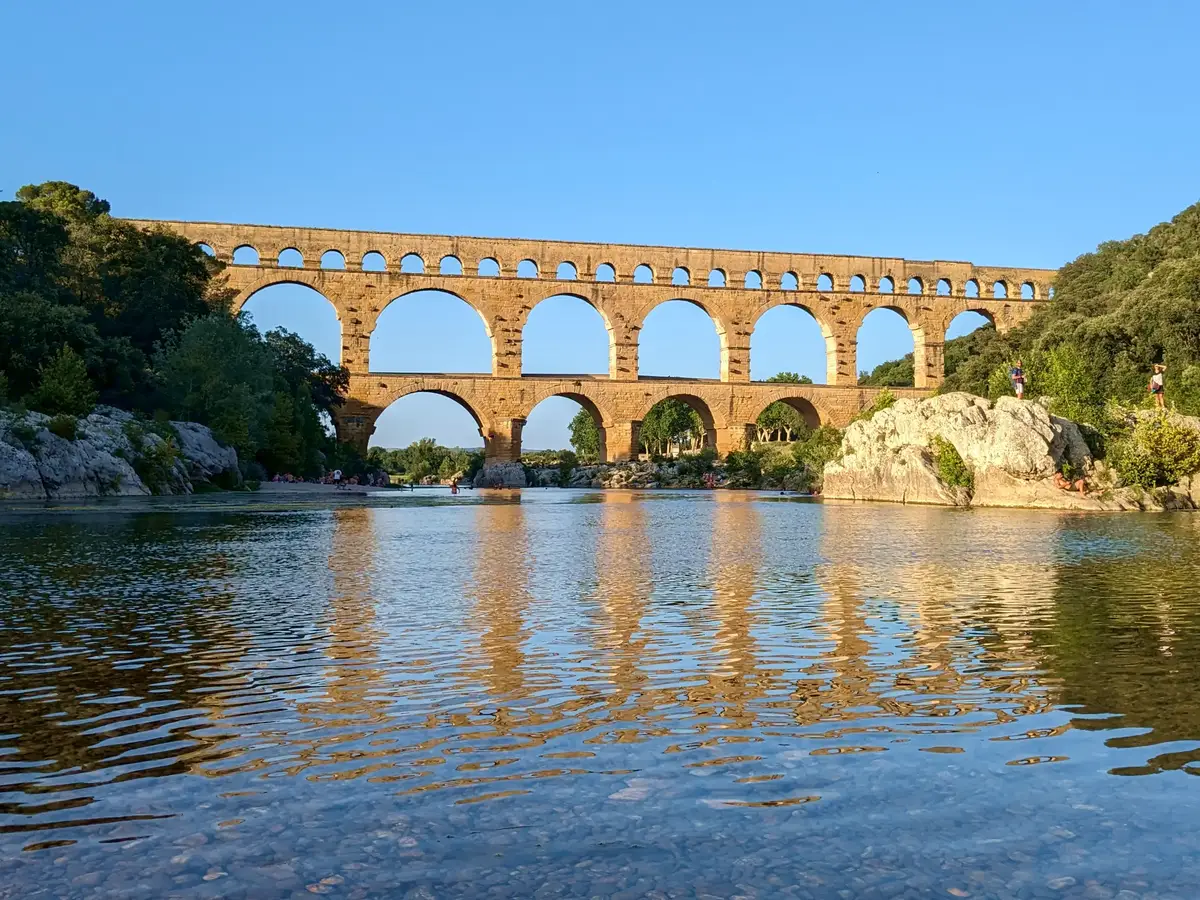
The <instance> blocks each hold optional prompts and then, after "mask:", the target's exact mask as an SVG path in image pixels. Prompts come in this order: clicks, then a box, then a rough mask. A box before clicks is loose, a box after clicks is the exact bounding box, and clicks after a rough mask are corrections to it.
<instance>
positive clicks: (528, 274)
mask: <svg viewBox="0 0 1200 900" xmlns="http://www.w3.org/2000/svg"><path fill="white" fill-rule="evenodd" d="M517 277H518V278H537V277H538V264H537V263H536V262H534V261H533V260H532V259H523V260H521V261H520V262H519V263H517Z"/></svg>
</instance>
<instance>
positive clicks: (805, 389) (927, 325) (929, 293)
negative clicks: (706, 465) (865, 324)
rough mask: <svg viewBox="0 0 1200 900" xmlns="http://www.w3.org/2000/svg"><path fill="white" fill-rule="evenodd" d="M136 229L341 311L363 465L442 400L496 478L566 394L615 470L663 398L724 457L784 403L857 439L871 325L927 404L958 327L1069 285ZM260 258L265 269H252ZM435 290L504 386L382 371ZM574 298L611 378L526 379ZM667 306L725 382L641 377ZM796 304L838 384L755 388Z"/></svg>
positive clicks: (449, 244)
mask: <svg viewBox="0 0 1200 900" xmlns="http://www.w3.org/2000/svg"><path fill="white" fill-rule="evenodd" d="M133 224H136V225H139V226H142V227H153V226H161V227H165V228H167V229H170V230H172V231H175V232H177V233H179V234H181V235H183V236H185V237H187V238H189V239H190V240H192V241H194V242H196V243H198V244H203V245H205V246H206V248H207V249H209V250H210V251H212V252H213V253H214V254H215V256H216V257H217V259H219V260H221V261H223V262H225V263H227V264H229V265H228V266H227V268H226V269H225V273H224V276H223V277H224V278H226V279H227V284H228V286H229V287H230V288H232V289H233V290H234V291H236V299H235V300H234V306H235V308H238V309H240V308H241V306H242V305H243V304H244V303H245V302H246V301H247V300H249V299H250V298H251V297H252V296H253V295H254V294H255V292H257V291H259V290H262V289H263V288H265V287H268V286H269V285H273V284H280V283H294V284H304V285H308V286H309V287H312V288H314V289H315V290H317V291H319V292H320V293H321V294H322V295H324V296H325V298H326V299H328V300H329V301H330V303H332V304H333V307H334V309H335V310H336V311H337V316H338V319H339V320H340V322H341V326H342V358H341V362H342V364H343V365H344V366H346V368H347V369H349V371H350V391H349V395H348V399H347V402H346V404H345V406H344V407H343V408H342V409H341V410H340V412H339V414H338V416H337V420H336V422H335V424H336V426H337V429H338V434H339V436H340V437H342V438H343V439H345V440H349V441H352V442H354V443H355V444H357V445H358V446H359V447H360V448H361V449H362V450H364V451H365V449H366V445H367V441H368V439H369V438H370V435H371V433H372V432H373V431H374V430H375V421H376V419H377V418H378V417H379V414H380V413H381V412H382V411H383V410H384V409H385V408H386V407H387V406H388V404H390V403H392V402H393V401H394V400H397V399H398V398H400V397H403V396H405V395H406V394H410V393H415V392H418V391H430V392H435V393H439V394H443V395H445V396H448V397H451V398H453V399H454V400H456V401H458V402H459V403H460V404H462V405H463V406H464V407H466V409H467V410H468V411H469V412H470V413H471V415H472V416H473V417H474V419H475V421H476V422H477V423H478V425H479V430H480V433H481V435H482V436H483V439H484V446H485V449H486V452H487V457H488V460H489V462H500V461H506V460H512V459H516V458H518V457H519V456H520V452H521V428H522V426H523V425H524V424H525V419H526V417H527V416H528V415H529V413H530V412H531V411H532V410H533V408H534V407H535V406H536V405H537V404H538V403H540V402H541V401H542V400H544V399H546V398H547V397H551V396H566V397H570V398H571V399H573V400H575V401H577V402H579V403H580V404H581V405H582V406H583V407H584V408H586V409H587V410H588V411H589V412H591V414H592V415H593V416H594V417H595V419H596V421H597V424H598V425H599V426H600V429H601V434H602V437H603V441H604V454H605V456H604V458H606V459H609V460H618V459H627V458H629V457H630V456H631V455H636V453H637V451H638V431H639V428H640V424H641V421H642V419H643V418H644V417H645V415H646V413H647V412H648V411H649V409H650V407H652V406H653V405H654V404H655V403H657V402H658V401H660V400H662V399H664V398H666V397H676V398H678V399H680V400H682V401H684V402H686V403H688V404H689V405H691V406H692V407H693V408H694V409H696V411H697V412H699V413H700V416H701V418H702V419H703V420H704V422H705V425H706V427H707V429H708V435H707V440H708V443H709V444H710V445H713V446H715V447H716V448H717V450H718V451H719V452H721V453H725V452H728V451H729V450H732V449H736V448H738V447H741V446H744V445H745V442H746V440H747V438H748V436H749V435H750V434H752V433H753V431H752V429H753V424H754V421H755V419H757V418H758V415H759V413H761V412H762V411H763V409H765V408H766V407H767V406H768V405H769V404H770V403H772V402H774V401H776V400H782V401H785V402H787V403H789V404H790V405H792V406H793V407H795V408H796V409H797V410H798V411H799V412H800V413H801V414H802V415H803V416H804V417H805V419H806V420H807V421H808V422H810V423H811V424H816V423H818V422H820V423H830V424H834V425H845V424H846V423H847V422H848V421H849V419H850V418H851V417H852V416H853V415H854V414H855V413H856V412H858V411H859V410H860V409H862V408H863V407H864V406H866V405H868V404H869V403H870V402H871V400H872V398H873V397H874V394H875V393H876V389H874V388H860V387H858V386H857V383H856V381H857V379H856V375H855V371H856V362H857V360H856V349H857V335H858V328H859V325H860V324H861V323H862V320H863V318H864V317H865V316H866V315H867V313H869V312H870V311H871V310H873V309H876V308H880V307H883V308H887V309H891V310H894V311H895V312H897V313H899V314H900V315H901V316H902V317H903V318H904V319H905V321H907V322H908V325H909V328H910V329H911V330H912V333H913V346H914V348H915V352H914V357H915V378H914V381H915V387H914V388H911V389H901V390H900V391H898V393H902V394H913V395H924V394H926V393H928V392H929V391H931V390H932V389H933V388H935V387H936V386H937V385H938V384H939V383H940V382H941V381H942V377H943V344H944V342H945V335H946V329H947V328H948V327H949V325H950V321H951V320H952V319H953V318H954V317H955V316H956V315H958V314H959V313H961V312H965V311H974V312H978V313H981V314H982V315H984V316H986V317H987V318H988V319H990V320H991V321H992V322H994V323H995V325H996V327H997V328H998V329H999V330H1000V331H1005V330H1007V329H1008V328H1011V327H1012V326H1013V325H1016V324H1018V323H1020V322H1022V321H1024V320H1025V319H1026V318H1028V316H1029V315H1030V313H1031V312H1032V311H1033V309H1034V307H1035V306H1037V305H1038V304H1039V303H1041V302H1044V300H1045V298H1048V297H1049V296H1050V289H1051V280H1052V279H1053V277H1054V275H1055V273H1054V271H1053V270H1045V269H1013V268H998V267H984V266H976V265H972V264H971V263H966V262H940V261H933V262H926V261H916V260H906V259H887V258H877V257H860V256H824V255H815V254H799V253H765V252H755V251H745V250H702V249H691V248H677V247H650V246H637V245H626V244H594V243H579V242H568V241H534V240H520V239H505V238H477V237H451V236H445V235H416V234H390V233H376V232H365V231H341V230H331V229H319V228H286V227H276V226H264V225H230V224H220V223H211V222H155V221H134V222H133ZM243 248H246V249H243ZM288 250H295V251H298V252H299V260H298V262H297V264H296V265H280V263H279V259H280V254H282V253H284V251H288ZM238 251H241V252H240V253H238V258H237V261H236V262H235V258H234V254H235V252H238ZM251 251H253V252H251ZM376 254H377V255H376ZM247 255H248V256H250V257H251V261H250V262H249V263H244V262H243V260H244V258H245V256H247ZM289 255H290V256H292V257H293V258H294V257H295V255H294V254H289ZM364 257H367V258H368V261H371V260H374V261H376V263H377V265H376V266H369V267H368V268H369V269H377V268H381V269H382V270H379V271H375V270H368V269H364V268H363V265H364ZM380 257H382V258H380ZM380 264H381V265H380ZM450 273H454V274H450ZM420 290H440V291H446V292H448V293H450V294H453V295H455V296H457V297H459V298H461V299H462V300H464V301H466V302H467V303H468V304H470V305H471V306H472V307H474V308H475V310H476V311H477V312H478V313H479V315H480V316H481V317H482V318H483V322H484V325H485V327H486V329H487V334H488V336H489V338H490V339H491V342H492V374H491V375H430V374H405V373H392V372H372V371H370V369H369V366H368V356H369V348H370V340H371V333H372V332H373V331H374V330H375V324H376V322H377V321H378V319H379V314H380V313H381V312H383V310H384V308H385V307H387V305H388V304H389V303H391V302H392V301H393V300H395V299H397V298H399V297H402V296H404V295H405V294H408V293H412V292H414V291H420ZM563 294H566V295H571V296H575V297H579V298H581V299H582V300H584V301H586V302H587V303H589V304H591V306H592V307H594V308H595V309H596V310H597V311H598V312H599V313H600V315H601V316H602V317H603V319H604V324H605V326H606V327H607V329H608V335H609V371H608V376H607V377H604V376H596V375H523V374H522V372H521V336H522V330H523V328H524V326H525V322H526V320H527V319H528V317H529V313H530V311H531V310H532V309H533V308H534V307H535V306H536V305H537V304H538V303H539V302H541V301H542V300H544V299H546V298H548V297H552V296H559V295H563ZM1022 295H1024V297H1022ZM668 300H686V301H689V302H691V303H694V304H695V305H696V306H699V307H700V308H701V309H703V310H704V311H705V312H706V313H708V315H709V316H711V317H712V320H713V322H714V324H715V325H716V330H717V334H718V337H719V338H720V344H721V377H720V379H719V380H706V379H675V378H647V377H639V375H638V333H639V331H640V329H641V327H642V323H643V322H644V321H645V319H646V316H647V315H648V314H649V313H650V311H651V310H653V309H654V308H655V307H656V306H657V305H659V304H660V303H664V302H666V301H668ZM782 305H791V306H798V307H801V308H803V309H805V310H807V311H808V312H809V313H811V314H812V316H813V318H815V319H816V321H817V323H818V325H820V327H821V331H822V333H823V334H824V337H825V356H826V382H827V383H826V384H824V385H795V384H779V383H765V382H751V381H750V336H751V333H752V332H753V330H754V327H755V324H756V323H757V322H758V320H759V318H760V317H761V316H762V315H763V313H765V312H767V311H768V310H770V309H772V308H774V307H776V306H782Z"/></svg>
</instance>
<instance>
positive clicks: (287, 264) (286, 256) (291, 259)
mask: <svg viewBox="0 0 1200 900" xmlns="http://www.w3.org/2000/svg"><path fill="white" fill-rule="evenodd" d="M278 263H279V266H280V267H281V268H287V269H301V268H303V267H304V257H303V256H302V255H301V254H300V251H299V250H297V249H296V248H295V247H288V248H287V249H286V250H280V251H279V259H278Z"/></svg>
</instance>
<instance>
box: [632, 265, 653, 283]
mask: <svg viewBox="0 0 1200 900" xmlns="http://www.w3.org/2000/svg"><path fill="white" fill-rule="evenodd" d="M633 281H634V283H635V284H653V283H654V270H653V269H651V268H650V267H649V266H648V265H646V264H645V263H641V264H640V265H638V267H637V268H635V269H634V270H633Z"/></svg>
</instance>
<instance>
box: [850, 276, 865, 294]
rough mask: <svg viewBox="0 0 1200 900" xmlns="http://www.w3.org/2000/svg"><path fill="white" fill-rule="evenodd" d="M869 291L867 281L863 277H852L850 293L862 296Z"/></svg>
mask: <svg viewBox="0 0 1200 900" xmlns="http://www.w3.org/2000/svg"><path fill="white" fill-rule="evenodd" d="M866 289H867V280H866V279H865V278H863V277H862V276H861V275H851V276H850V291H851V292H852V293H855V294H861V293H863V292H865V291H866Z"/></svg>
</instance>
